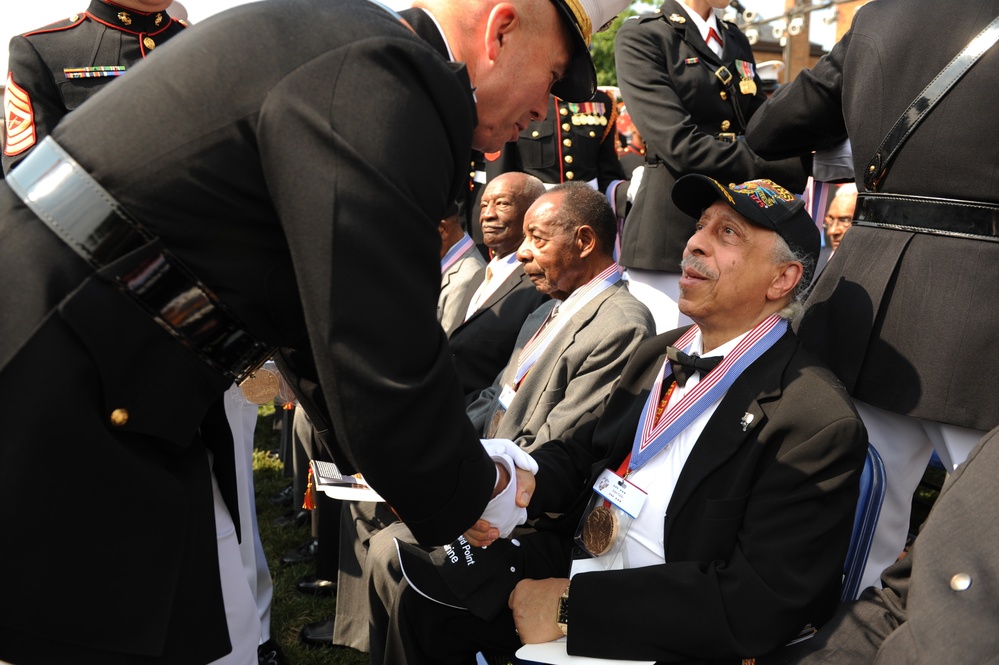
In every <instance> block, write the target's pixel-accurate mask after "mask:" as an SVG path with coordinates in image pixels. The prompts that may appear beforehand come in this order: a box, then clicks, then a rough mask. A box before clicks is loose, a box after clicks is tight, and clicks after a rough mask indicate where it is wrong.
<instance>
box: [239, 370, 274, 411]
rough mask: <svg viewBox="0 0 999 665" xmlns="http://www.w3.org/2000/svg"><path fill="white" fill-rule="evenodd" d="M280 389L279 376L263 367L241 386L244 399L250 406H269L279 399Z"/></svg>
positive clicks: (247, 378)
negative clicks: (271, 402) (272, 401)
mask: <svg viewBox="0 0 999 665" xmlns="http://www.w3.org/2000/svg"><path fill="white" fill-rule="evenodd" d="M280 387H281V386H280V382H279V381H278V376H277V374H275V373H274V372H272V371H270V370H269V369H264V368H262V367H261V368H260V369H258V370H257V371H256V372H254V373H253V374H251V375H250V376H248V377H246V378H245V379H244V380H243V382H242V383H241V384H239V389H240V390H241V391H243V397H245V398H246V401H247V402H249V403H250V404H267V402H270V401H271V400H272V399H274V398H275V397H277V394H278V390H280Z"/></svg>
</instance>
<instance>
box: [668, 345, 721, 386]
mask: <svg viewBox="0 0 999 665" xmlns="http://www.w3.org/2000/svg"><path fill="white" fill-rule="evenodd" d="M666 357H667V358H669V360H670V363H671V364H672V365H673V378H674V379H676V385H678V386H680V387H681V388H683V387H684V386H685V385H686V384H687V379H689V378H690V377H691V376H693V374H694V372H701V374H702V376H703V375H704V374H707V373H708V372H710V371H711V370H713V369H714V368H715V367H717V366H718V363H720V362H721V361H722V356H711V357H710V358H702V357H701V356H698V355H693V356H688V355H687V354H686V353H684V352H683V351H681V350H680V349H675V348H673V347H672V346H667V347H666Z"/></svg>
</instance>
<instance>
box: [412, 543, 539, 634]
mask: <svg viewBox="0 0 999 665" xmlns="http://www.w3.org/2000/svg"><path fill="white" fill-rule="evenodd" d="M395 546H396V551H397V552H398V554H399V564H400V566H401V567H402V574H403V575H404V576H405V578H406V581H407V582H409V585H410V586H411V587H413V589H414V590H416V591H417V592H418V593H419V594H420V595H422V596H424V597H426V598H428V599H430V600H432V601H434V602H437V603H440V604H441V605H447V606H449V607H454V608H457V609H464V610H468V611H469V612H471V613H472V614H473V615H475V616H477V617H479V618H480V619H485V620H486V621H491V620H492V619H494V618H496V615H498V614H499V612H500V610H502V609H503V608H505V607H506V606H507V600H508V599H509V597H510V593H511V592H512V591H513V588H514V587H515V586H517V582H519V581H520V580H521V579H523V577H524V566H523V559H524V555H523V553H522V552H521V548H520V543H519V541H517V540H516V539H505V538H501V539H499V540H497V541H496V542H494V543H493V544H492V545H490V546H489V547H474V546H473V545H472V544H471V543H469V542H468V541H467V540H465V537H464V536H459V537H458V540H456V541H454V542H453V543H451V544H450V545H445V546H444V547H435V548H433V549H432V550H430V551H427V550H425V549H423V548H421V547H419V546H418V545H411V544H409V543H404V542H402V541H401V540H399V539H398V538H396V539H395Z"/></svg>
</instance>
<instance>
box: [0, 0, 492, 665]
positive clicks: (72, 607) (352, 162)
mask: <svg viewBox="0 0 999 665" xmlns="http://www.w3.org/2000/svg"><path fill="white" fill-rule="evenodd" d="M246 35H253V38H252V39H248V38H247V37H246ZM289 36H290V37H289ZM209 64H210V66H209ZM218 72H225V75H224V76H221V77H220V76H218ZM359 90H364V91H366V94H363V95H359V94H358V91H359ZM400 99H405V100H406V104H405V105H400V104H399V103H398V101H399V100H400ZM414 124H416V125H418V126H419V129H420V131H418V132H413V131H412V127H413V126H414ZM473 124H474V108H473V102H472V97H471V94H470V88H469V85H468V79H467V76H465V75H464V70H463V69H461V70H460V71H459V70H458V69H457V68H455V67H454V66H452V65H451V64H450V63H447V62H446V61H445V60H444V59H443V58H442V57H441V56H440V54H439V53H438V52H436V51H435V50H434V49H433V48H431V47H430V46H428V45H427V43H426V42H424V41H422V40H421V39H419V38H418V37H417V36H416V35H414V34H413V33H412V32H411V31H410V30H409V29H407V28H406V26H405V25H403V24H402V23H401V22H400V21H399V20H398V19H397V18H396V17H395V16H393V15H391V14H390V13H388V12H386V11H384V10H383V9H381V8H380V7H378V6H377V5H376V4H374V3H370V2H366V1H364V0H334V1H330V0H282V1H278V2H266V3H253V4H248V5H244V6H240V7H237V8H235V9H232V10H230V11H228V12H224V13H221V14H219V15H216V16H214V17H212V18H210V19H208V20H206V21H204V22H203V23H200V24H198V25H197V26H194V27H192V28H190V29H188V30H185V31H184V32H183V34H181V35H179V36H177V37H176V38H175V39H173V40H171V43H170V44H168V45H167V46H165V47H164V48H162V49H161V50H158V51H157V52H156V54H155V57H151V58H149V59H147V60H145V61H143V62H142V63H140V64H139V65H137V66H136V67H135V71H134V72H133V73H132V74H131V75H129V76H124V77H122V78H121V80H120V81H118V82H117V83H115V85H113V86H111V87H109V89H108V90H107V91H106V93H103V94H101V95H98V96H96V97H95V98H93V99H92V100H90V101H88V102H87V103H86V104H84V105H82V106H81V107H80V108H79V109H78V110H76V111H74V112H73V113H71V114H70V115H68V116H67V117H66V118H65V119H64V120H63V121H62V122H61V123H60V124H59V126H58V127H56V129H55V130H54V131H53V132H52V136H53V137H54V138H55V139H56V140H57V141H59V143H60V144H62V145H63V147H64V148H65V149H66V151H67V152H68V153H70V154H71V155H72V156H73V157H74V158H75V159H76V160H77V161H78V162H79V163H80V164H81V165H82V166H83V168H85V169H86V170H87V171H89V172H90V173H91V174H92V175H93V176H94V177H95V178H96V179H97V180H98V181H99V182H100V183H101V184H102V185H103V186H104V187H105V188H106V189H107V190H108V191H109V192H110V193H111V195H112V196H114V197H115V198H117V199H118V201H119V202H120V203H121V204H122V205H123V206H124V207H125V208H126V209H127V210H129V211H130V212H131V214H132V215H133V216H134V217H135V218H137V219H138V220H140V221H141V223H142V224H143V225H144V226H145V227H146V228H147V229H149V230H150V231H151V232H152V233H153V234H154V235H156V236H157V237H158V238H159V242H162V243H163V244H165V245H166V246H167V247H169V248H170V250H171V251H172V252H173V253H174V254H175V255H176V256H177V257H179V259H180V260H181V261H183V262H184V263H185V264H186V265H187V266H188V267H189V268H190V269H191V270H193V271H194V272H195V273H196V274H197V275H199V276H200V278H201V279H202V280H203V281H204V282H205V283H206V284H207V285H208V287H209V288H210V289H212V290H213V291H214V292H215V293H216V294H217V295H218V296H219V297H220V298H221V299H222V300H223V301H224V302H225V303H226V305H227V306H228V307H229V309H230V310H232V311H233V312H234V313H235V315H236V316H237V317H238V318H239V319H240V320H241V321H242V322H243V324H244V325H245V326H246V327H247V328H248V329H249V330H250V331H252V332H253V333H254V334H255V335H256V336H257V337H258V338H260V339H261V340H264V341H265V342H267V343H269V344H272V345H274V346H276V347H281V348H282V352H281V353H282V357H283V368H284V370H285V371H286V372H287V376H288V377H289V378H290V379H291V380H292V382H293V383H294V385H295V390H296V392H297V394H298V397H299V398H300V400H301V401H302V403H303V404H306V405H307V406H308V409H309V412H310V413H311V414H312V416H313V421H314V422H315V424H316V427H317V430H320V431H322V430H323V429H332V430H333V431H335V433H336V437H335V442H333V443H331V444H330V445H331V447H332V451H331V452H332V454H333V457H334V459H336V461H337V462H338V463H341V464H344V465H346V466H348V467H353V468H356V469H360V470H362V471H363V472H364V474H365V476H366V477H367V478H368V479H369V480H370V481H371V483H372V484H373V485H374V486H375V487H377V488H378V489H379V491H380V492H381V493H382V495H383V496H385V498H386V499H387V500H388V501H389V502H390V503H391V504H392V505H393V507H394V508H395V509H396V510H397V511H398V512H399V514H400V515H401V516H402V518H403V519H405V520H406V521H407V523H408V524H409V526H410V527H411V529H412V530H413V532H414V533H415V534H416V535H417V536H418V537H419V538H421V539H423V540H425V541H427V542H445V541H448V540H451V539H452V538H454V537H455V536H456V535H457V534H458V533H460V532H461V531H463V530H464V529H465V528H467V527H468V526H469V525H470V524H471V523H473V522H474V521H475V519H476V518H477V517H478V516H479V515H480V514H481V512H482V508H483V506H484V505H485V504H486V501H487V500H488V497H489V494H490V492H491V489H492V487H493V484H494V481H495V473H496V472H495V466H494V464H493V463H492V462H491V461H490V460H489V458H488V457H486V456H485V454H484V451H483V449H482V447H481V445H480V444H479V441H478V436H477V435H476V433H475V431H474V429H473V428H472V426H471V423H469V422H468V420H467V418H465V417H464V399H463V398H464V393H463V391H462V390H461V387H460V384H459V382H458V379H457V376H456V375H455V372H454V368H453V365H452V363H451V360H450V353H449V350H448V347H447V340H446V339H445V337H444V335H443V333H442V331H441V329H440V326H439V324H438V323H437V320H436V311H435V310H436V306H435V305H436V302H437V295H438V291H439V289H440V251H439V250H440V236H439V234H438V233H437V231H436V228H437V223H438V221H439V220H440V218H441V215H442V213H443V212H444V211H445V210H446V208H447V206H448V204H449V202H450V201H452V200H453V199H454V198H455V195H456V193H457V192H458V191H459V190H460V188H462V187H467V171H466V170H465V164H466V160H467V159H468V155H469V154H470V150H471V147H470V143H471V141H470V138H471V135H472V128H473ZM373 128H374V129H373ZM372 131H377V132H378V134H379V138H380V140H379V141H376V142H373V141H370V140H369V137H370V133H371V132H372ZM384 145H392V146H394V148H393V149H392V150H390V151H386V150H384V149H382V148H381V146H384ZM147 249H148V248H143V249H140V250H137V252H136V253H137V254H142V253H143V252H146V251H147ZM134 258H135V257H134V256H132V255H129V256H126V257H124V258H123V259H121V261H124V262H128V261H131V260H133V259H134ZM362 274H363V275H366V277H365V278H364V279H363V280H361V283H359V282H358V276H359V275H362ZM0 281H2V283H3V284H5V285H7V286H8V288H4V289H2V292H0V310H2V311H4V312H5V314H4V315H3V316H2V317H0V396H2V398H3V400H4V402H5V403H6V404H7V405H8V407H9V408H11V409H12V410H14V411H15V412H17V414H18V417H17V419H16V422H15V423H14V424H13V425H12V427H11V428H9V429H8V430H6V431H5V434H4V436H3V437H0V458H2V459H3V464H0V531H2V532H3V533H4V534H6V535H7V537H9V538H11V539H12V540H16V541H17V542H22V543H39V542H43V541H44V540H45V538H47V537H48V536H49V535H51V532H52V529H53V525H52V523H51V522H50V521H49V520H38V518H37V515H38V514H51V515H58V516H59V525H58V527H56V528H57V531H58V534H59V539H60V542H61V543H70V544H71V547H72V555H71V556H67V555H66V550H65V548H64V547H61V546H57V547H3V548H0V566H3V568H4V569H5V570H9V571H17V575H11V576H8V577H7V580H6V581H5V582H4V583H3V585H2V594H0V595H2V596H3V598H4V602H3V603H0V658H6V659H10V660H14V661H16V662H23V663H31V662H38V661H42V662H77V663H86V662H100V663H111V662H115V661H116V660H117V661H118V662H126V663H135V662H140V659H141V658H148V659H150V662H158V663H160V662H177V663H184V664H185V665H192V664H194V663H201V662H208V661H211V660H213V659H215V658H218V657H219V656H221V655H223V654H224V653H225V652H226V651H227V650H228V640H227V637H226V630H225V615H224V610H223V607H222V600H221V594H220V592H219V580H218V572H217V561H216V545H215V531H214V523H213V522H214V520H213V512H212V498H211V486H210V477H209V475H208V467H207V463H206V461H205V444H206V439H208V438H210V437H211V435H212V432H213V431H217V430H212V429H211V428H210V427H208V425H209V422H207V421H206V414H210V413H217V408H216V407H217V405H218V404H219V401H218V400H219V398H220V397H221V396H222V394H223V392H224V390H225V389H226V387H227V386H228V385H229V383H230V382H229V380H227V379H225V378H224V377H223V376H222V375H221V374H220V373H218V372H216V371H215V370H213V369H211V368H210V367H209V366H208V365H207V364H206V363H204V362H203V361H201V360H200V359H199V358H197V357H195V356H194V355H193V354H191V353H190V352H189V351H188V350H187V349H186V348H185V347H183V346H181V345H179V344H177V343H176V342H175V341H174V340H173V339H172V338H171V337H170V336H169V335H168V334H167V333H165V332H164V331H163V329H161V328H160V327H159V326H158V325H157V324H156V323H154V322H153V321H152V319H151V318H150V317H149V316H148V315H146V314H145V312H142V311H140V310H139V308H138V307H137V306H135V305H134V304H133V303H132V302H131V301H130V300H128V299H126V298H124V297H122V296H121V295H120V294H119V293H118V292H117V290H116V289H115V287H114V286H113V285H111V284H109V283H108V282H107V281H105V280H103V279H101V277H100V276H99V275H95V274H94V273H93V271H92V269H91V268H90V267H89V266H88V265H87V264H85V263H84V262H83V261H82V260H80V259H79V257H77V256H76V255H75V254H74V253H73V252H72V251H71V250H70V249H69V248H68V247H67V246H66V245H64V244H62V242H61V241H59V240H58V239H56V236H55V234H53V233H52V232H51V231H49V230H48V229H47V228H46V227H45V226H44V225H42V224H41V223H40V222H39V221H38V220H37V219H36V218H35V217H34V215H33V214H32V213H30V212H29V211H28V210H27V209H26V208H25V207H24V206H23V204H21V202H20V201H19V200H18V199H17V197H16V196H14V195H13V193H12V192H11V191H10V190H9V188H8V187H7V186H6V185H0ZM14 285H16V288H15V287H14ZM49 376H55V377H58V378H57V380H54V381H51V382H50V383H49V384H48V385H47V386H46V388H45V394H44V399H39V393H38V392H37V391H33V390H25V386H31V385H38V383H37V382H38V381H39V380H40V378H39V377H49ZM117 408H123V409H126V410H127V412H128V414H129V418H128V420H127V422H126V423H124V424H121V425H118V426H114V425H111V424H110V417H109V416H110V413H111V412H112V411H113V410H114V409H117ZM54 413H56V414H58V417H53V414H54ZM218 422H219V421H217V420H215V419H212V420H211V424H213V425H214V426H216V427H217V424H218ZM330 441H331V439H327V443H330ZM413 441H422V442H433V445H432V446H426V447H425V446H422V445H416V446H414V445H412V442H413ZM229 445H231V443H230V444H229ZM54 465H60V466H61V467H68V468H71V469H73V470H74V472H76V473H78V474H80V475H79V477H80V478H81V480H80V482H78V483H73V484H72V485H73V487H72V491H73V495H72V501H65V500H64V496H63V494H62V493H61V492H55V491H41V492H40V491H38V488H39V486H38V482H40V480H39V479H43V480H41V482H44V479H45V478H47V477H48V475H49V474H48V470H49V469H52V468H53V466H54ZM419 469H424V470H425V471H426V472H427V473H430V474H431V475H433V476H434V477H436V478H438V479H439V480H438V481H437V482H435V483H433V484H432V485H431V486H427V487H424V485H425V483H424V482H423V480H421V477H424V474H423V473H422V472H420V473H415V474H414V470H419ZM28 497H30V501H31V506H30V507H28V506H26V505H25V501H26V500H28V499H27V498H28ZM150 571H156V572H155V574H150ZM54 573H58V578H59V579H70V580H72V581H73V587H74V590H73V593H70V594H64V593H61V591H58V590H57V589H56V588H55V587H53V586H48V582H50V581H51V582H52V583H53V584H54V583H55V580H56V579H57V578H55V577H54V576H53V574H54ZM137 581H141V584H138V583H137ZM54 595H59V596H60V598H61V600H60V608H61V611H62V612H64V613H65V614H66V615H67V616H71V617H72V620H71V621H67V622H64V623H63V625H62V626H61V627H60V629H59V636H58V638H59V640H60V641H59V642H56V641H55V640H54V639H51V638H52V635H51V634H49V633H47V632H45V631H47V630H48V629H47V627H46V625H45V624H44V622H42V621H40V620H39V617H44V616H48V615H50V614H51V598H52V597H53V596H54ZM17 644H21V645H24V646H25V649H24V651H23V652H22V651H16V652H15V649H16V647H15V646H14V645H17ZM60 649H61V651H60ZM90 649H93V651H91V650H90ZM116 654H117V658H115V655H116ZM15 656H16V657H15ZM22 656H23V657H22Z"/></svg>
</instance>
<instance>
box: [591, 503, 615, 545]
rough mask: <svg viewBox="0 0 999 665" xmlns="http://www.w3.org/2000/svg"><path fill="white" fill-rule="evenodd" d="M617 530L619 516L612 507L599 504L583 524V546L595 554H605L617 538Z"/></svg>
mask: <svg viewBox="0 0 999 665" xmlns="http://www.w3.org/2000/svg"><path fill="white" fill-rule="evenodd" d="M617 531H618V526H617V517H615V516H614V513H613V512H611V509H610V508H607V507H605V506H597V507H596V508H594V509H593V510H592V511H590V514H589V515H587V516H586V522H585V523H584V524H583V546H584V547H585V548H586V551H587V552H589V553H590V554H592V555H593V556H600V555H601V554H605V553H606V552H607V551H609V550H610V548H611V545H613V544H614V541H615V540H616V539H617Z"/></svg>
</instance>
